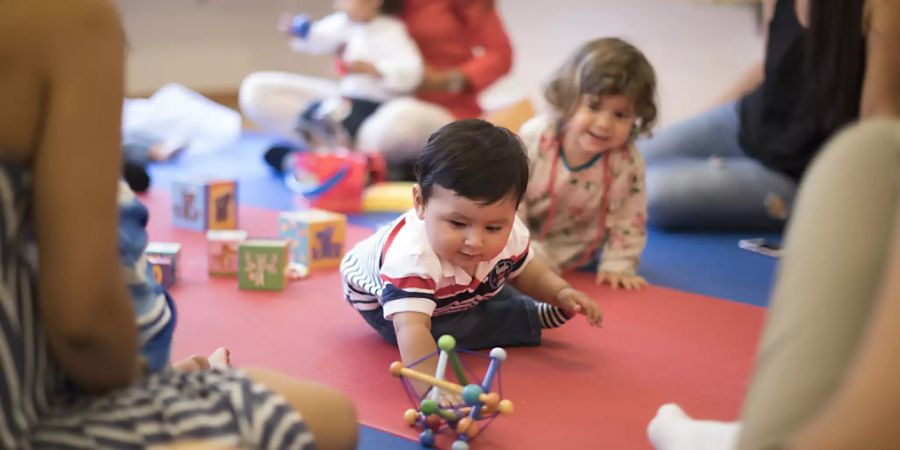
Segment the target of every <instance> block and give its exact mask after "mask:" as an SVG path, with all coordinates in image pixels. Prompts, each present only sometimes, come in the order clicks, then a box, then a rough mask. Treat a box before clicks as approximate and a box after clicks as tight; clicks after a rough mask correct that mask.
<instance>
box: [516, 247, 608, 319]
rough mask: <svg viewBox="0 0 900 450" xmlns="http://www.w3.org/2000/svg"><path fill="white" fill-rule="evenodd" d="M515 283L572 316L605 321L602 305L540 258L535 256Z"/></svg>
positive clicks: (531, 295) (531, 294) (539, 299)
mask: <svg viewBox="0 0 900 450" xmlns="http://www.w3.org/2000/svg"><path fill="white" fill-rule="evenodd" d="M512 285H513V286H515V288H516V289H518V290H520V291H522V293H524V294H525V295H528V296H529V297H531V298H533V299H535V300H537V301H541V302H546V303H549V304H551V305H553V306H556V307H558V308H562V310H563V311H565V312H566V314H568V315H569V317H572V316H574V315H575V314H581V315H583V316H584V317H585V318H586V319H587V321H588V323H590V324H591V325H593V326H600V323H601V322H603V310H602V309H601V308H600V306H599V305H598V304H597V303H596V302H595V301H594V300H593V299H592V298H590V297H588V296H587V294H585V293H584V292H581V291H579V290H577V289H575V288H573V287H572V286H569V283H567V282H566V280H563V279H562V278H561V277H560V276H559V275H557V274H556V273H555V272H553V271H552V270H550V268H549V267H547V265H546V264H544V262H543V261H542V260H541V259H540V258H537V257H535V258H532V259H531V261H530V262H529V263H528V265H527V266H525V270H523V271H522V273H520V274H519V276H518V277H516V278H514V279H513V280H512Z"/></svg>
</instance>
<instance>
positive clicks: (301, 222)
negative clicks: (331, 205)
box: [278, 209, 347, 270]
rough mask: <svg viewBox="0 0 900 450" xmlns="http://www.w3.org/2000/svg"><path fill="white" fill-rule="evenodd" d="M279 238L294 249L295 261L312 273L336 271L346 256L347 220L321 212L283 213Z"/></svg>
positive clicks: (330, 213) (279, 225) (334, 214)
mask: <svg viewBox="0 0 900 450" xmlns="http://www.w3.org/2000/svg"><path fill="white" fill-rule="evenodd" d="M278 234H279V236H280V237H281V238H283V239H287V240H288V241H289V242H290V245H291V258H292V260H293V261H294V262H297V263H300V264H303V265H304V266H306V267H308V268H309V269H310V270H313V269H327V268H336V267H338V266H340V264H341V258H343V256H344V242H345V239H346V234H347V216H345V215H343V214H339V213H334V212H331V211H324V210H321V209H309V210H305V211H290V212H282V213H281V214H279V216H278Z"/></svg>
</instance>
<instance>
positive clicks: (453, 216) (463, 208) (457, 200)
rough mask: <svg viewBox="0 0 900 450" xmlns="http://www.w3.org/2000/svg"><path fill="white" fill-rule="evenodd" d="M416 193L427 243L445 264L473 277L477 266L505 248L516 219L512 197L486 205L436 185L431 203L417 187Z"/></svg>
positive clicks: (432, 190) (417, 206)
mask: <svg viewBox="0 0 900 450" xmlns="http://www.w3.org/2000/svg"><path fill="white" fill-rule="evenodd" d="M413 193H414V197H415V205H416V214H417V215H418V216H419V218H420V219H422V220H424V221H425V230H426V232H427V233H428V242H429V243H430V244H431V247H432V249H433V250H434V252H435V253H437V255H438V256H440V257H441V258H443V259H444V260H447V261H449V262H450V263H452V264H455V265H457V266H460V267H462V268H463V269H464V270H466V271H467V272H468V273H470V274H471V273H473V272H474V271H475V266H477V265H478V263H480V262H482V261H490V260H491V259H494V257H495V256H497V255H498V254H500V251H501V250H503V248H504V247H505V246H506V242H507V241H508V240H509V233H510V232H511V231H512V227H513V223H514V221H515V218H516V201H515V199H513V198H512V197H511V196H510V197H506V198H504V199H503V200H500V201H498V202H496V203H493V204H490V205H484V204H481V203H479V202H476V201H474V200H471V199H468V198H465V197H461V196H458V195H456V193H455V192H453V191H451V190H449V189H445V188H443V187H441V186H437V185H435V186H433V187H432V189H431V198H429V199H428V203H424V199H423V198H422V195H421V190H420V189H419V186H418V185H416V188H415V189H414V190H413Z"/></svg>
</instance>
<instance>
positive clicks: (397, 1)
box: [378, 0, 403, 16]
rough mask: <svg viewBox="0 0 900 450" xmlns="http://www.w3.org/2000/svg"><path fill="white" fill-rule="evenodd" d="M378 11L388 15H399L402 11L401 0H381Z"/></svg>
mask: <svg viewBox="0 0 900 450" xmlns="http://www.w3.org/2000/svg"><path fill="white" fill-rule="evenodd" d="M378 11H380V12H381V13H382V14H386V15H389V16H399V15H400V14H401V13H402V12H403V0H381V8H379V9H378Z"/></svg>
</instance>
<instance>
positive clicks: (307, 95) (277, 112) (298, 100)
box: [238, 72, 338, 143]
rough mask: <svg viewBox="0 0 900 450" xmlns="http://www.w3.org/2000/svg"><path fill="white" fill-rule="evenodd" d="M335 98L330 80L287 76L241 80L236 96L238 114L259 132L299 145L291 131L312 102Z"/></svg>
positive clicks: (271, 74)
mask: <svg viewBox="0 0 900 450" xmlns="http://www.w3.org/2000/svg"><path fill="white" fill-rule="evenodd" d="M337 94H338V88H337V84H336V83H335V82H334V81H331V80H325V79H321V78H314V77H308V76H303V75H297V74H293V73H287V72H257V73H253V74H250V75H248V76H247V78H244V81H243V82H241V89H240V93H239V95H238V102H239V103H240V108H241V112H242V113H243V114H244V116H246V117H247V118H248V119H250V120H251V121H253V123H254V124H255V125H256V126H257V128H259V129H260V130H261V131H265V132H268V133H273V134H276V135H278V136H279V137H281V138H282V139H285V140H288V141H291V142H294V143H299V139H298V136H297V133H295V132H294V127H295V126H296V125H297V118H298V117H299V116H300V112H302V111H303V109H304V108H305V107H306V106H307V105H308V104H309V103H310V102H312V101H314V100H319V99H323V98H327V97H332V96H335V95H337Z"/></svg>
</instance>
